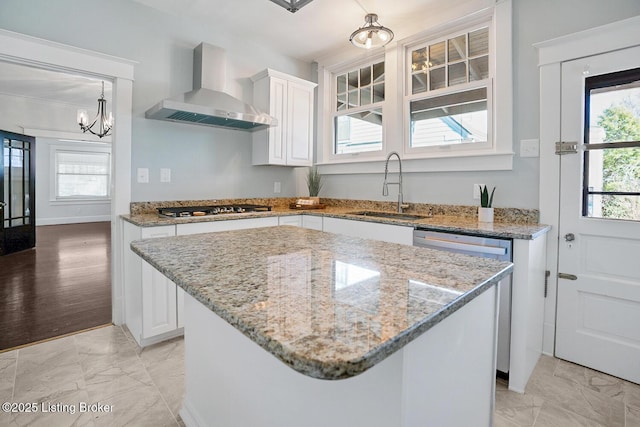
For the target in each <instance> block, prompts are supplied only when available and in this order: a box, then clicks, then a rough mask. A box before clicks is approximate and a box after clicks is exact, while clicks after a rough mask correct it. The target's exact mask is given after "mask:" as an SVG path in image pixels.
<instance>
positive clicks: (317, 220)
mask: <svg viewBox="0 0 640 427" xmlns="http://www.w3.org/2000/svg"><path fill="white" fill-rule="evenodd" d="M302 226H303V227H304V228H309V229H311V230H318V231H322V217H321V216H313V215H302Z"/></svg>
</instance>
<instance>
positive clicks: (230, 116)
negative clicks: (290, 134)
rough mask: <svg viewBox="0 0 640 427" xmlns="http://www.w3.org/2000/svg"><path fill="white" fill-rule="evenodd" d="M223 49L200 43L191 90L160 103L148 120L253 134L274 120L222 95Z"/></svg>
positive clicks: (194, 56) (223, 75) (195, 58)
mask: <svg viewBox="0 0 640 427" xmlns="http://www.w3.org/2000/svg"><path fill="white" fill-rule="evenodd" d="M226 71H227V70H226V53H225V51H224V49H222V48H219V47H217V46H212V45H210V44H206V43H200V44H199V45H198V46H197V47H196V48H195V49H194V50H193V90H192V91H190V92H186V93H184V94H182V95H178V96H175V97H172V98H168V99H165V100H163V101H160V102H159V103H158V104H156V105H154V106H153V107H151V108H150V109H148V110H147V112H146V113H145V117H146V118H148V119H156V120H167V121H173V122H182V123H191V124H195V125H203V126H214V127H224V128H232V129H238V130H245V131H255V130H259V129H264V128H267V127H269V126H275V125H277V120H276V119H275V118H273V117H271V116H269V115H268V114H266V113H264V112H261V111H259V110H258V109H256V108H255V107H253V106H252V105H249V104H246V103H244V102H242V101H241V100H239V99H236V98H234V97H233V96H231V95H229V94H227V93H225V92H224V84H225V81H226Z"/></svg>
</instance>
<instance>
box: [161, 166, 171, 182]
mask: <svg viewBox="0 0 640 427" xmlns="http://www.w3.org/2000/svg"><path fill="white" fill-rule="evenodd" d="M160 182H171V169H169V168H160Z"/></svg>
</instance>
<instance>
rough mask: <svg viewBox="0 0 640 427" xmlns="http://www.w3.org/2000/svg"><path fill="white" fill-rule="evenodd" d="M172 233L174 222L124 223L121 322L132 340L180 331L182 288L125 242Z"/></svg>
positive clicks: (164, 336)
mask: <svg viewBox="0 0 640 427" xmlns="http://www.w3.org/2000/svg"><path fill="white" fill-rule="evenodd" d="M175 235H176V227H175V225H166V226H159V227H137V226H135V225H133V224H131V223H128V222H125V223H124V244H125V248H124V297H125V304H124V305H125V324H126V325H127V328H128V329H129V331H130V332H131V335H132V336H133V338H134V339H135V340H136V342H137V343H138V344H139V345H140V346H141V347H144V346H147V345H150V344H154V343H156V342H159V341H162V340H165V339H167V338H171V337H174V336H178V335H181V334H182V332H183V329H182V321H183V319H182V317H183V315H182V307H181V306H180V305H179V303H178V301H179V300H180V301H182V304H184V297H182V298H180V293H183V292H184V291H183V290H182V289H180V288H178V287H177V286H176V285H175V283H173V282H172V281H171V280H169V279H167V278H166V277H165V276H164V275H163V274H162V273H160V272H159V271H158V270H156V269H155V268H153V267H152V266H151V265H150V264H148V263H147V262H145V261H143V260H142V258H140V257H139V256H138V255H136V254H135V253H134V252H133V251H132V250H131V247H130V246H129V244H130V243H131V242H132V241H134V240H140V239H149V238H158V237H170V236H175Z"/></svg>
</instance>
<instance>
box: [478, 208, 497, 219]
mask: <svg viewBox="0 0 640 427" xmlns="http://www.w3.org/2000/svg"><path fill="white" fill-rule="evenodd" d="M478 221H480V222H493V208H478Z"/></svg>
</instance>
